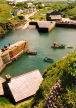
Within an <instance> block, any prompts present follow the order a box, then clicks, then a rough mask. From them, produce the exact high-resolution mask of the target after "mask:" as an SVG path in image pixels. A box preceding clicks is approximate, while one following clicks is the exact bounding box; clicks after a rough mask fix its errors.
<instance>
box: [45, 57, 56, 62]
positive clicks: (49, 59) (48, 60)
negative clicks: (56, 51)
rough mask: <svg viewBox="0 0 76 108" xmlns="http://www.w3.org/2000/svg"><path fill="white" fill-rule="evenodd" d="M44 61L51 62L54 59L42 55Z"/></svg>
mask: <svg viewBox="0 0 76 108" xmlns="http://www.w3.org/2000/svg"><path fill="white" fill-rule="evenodd" d="M44 61H46V62H53V61H54V60H53V59H52V58H49V57H44Z"/></svg>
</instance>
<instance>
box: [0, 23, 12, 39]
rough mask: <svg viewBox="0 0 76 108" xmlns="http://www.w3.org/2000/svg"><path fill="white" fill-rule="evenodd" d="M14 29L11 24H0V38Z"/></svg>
mask: <svg viewBox="0 0 76 108" xmlns="http://www.w3.org/2000/svg"><path fill="white" fill-rule="evenodd" d="M13 29H14V25H13V24H12V23H11V22H0V38H1V37H3V36H5V34H6V33H7V32H8V31H10V30H13Z"/></svg>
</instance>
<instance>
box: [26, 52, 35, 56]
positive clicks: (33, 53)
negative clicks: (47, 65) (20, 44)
mask: <svg viewBox="0 0 76 108" xmlns="http://www.w3.org/2000/svg"><path fill="white" fill-rule="evenodd" d="M26 53H27V54H30V55H37V52H36V51H27V52H26Z"/></svg>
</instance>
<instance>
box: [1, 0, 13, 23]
mask: <svg viewBox="0 0 76 108" xmlns="http://www.w3.org/2000/svg"><path fill="white" fill-rule="evenodd" d="M11 9H12V8H11V7H10V6H9V5H8V4H7V3H6V2H2V0H0V22H2V21H3V22H5V21H8V19H9V18H11V14H10V12H11Z"/></svg>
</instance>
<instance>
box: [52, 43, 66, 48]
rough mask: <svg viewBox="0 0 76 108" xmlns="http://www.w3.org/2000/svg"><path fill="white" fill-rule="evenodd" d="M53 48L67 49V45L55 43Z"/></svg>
mask: <svg viewBox="0 0 76 108" xmlns="http://www.w3.org/2000/svg"><path fill="white" fill-rule="evenodd" d="M51 48H65V45H63V44H57V43H56V42H53V45H52V46H51Z"/></svg>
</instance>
